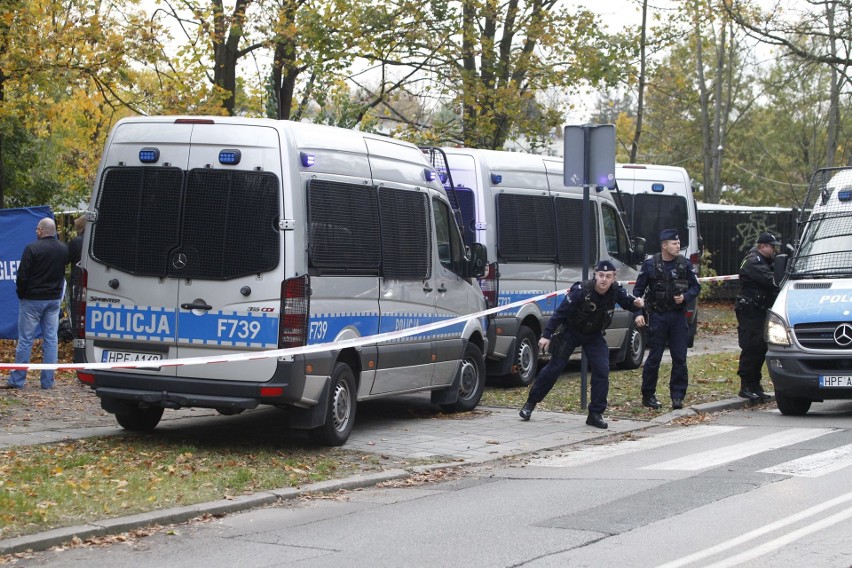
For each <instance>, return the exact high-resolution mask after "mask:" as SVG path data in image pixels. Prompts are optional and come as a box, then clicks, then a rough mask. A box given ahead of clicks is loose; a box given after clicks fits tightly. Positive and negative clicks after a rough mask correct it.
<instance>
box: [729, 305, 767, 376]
mask: <svg viewBox="0 0 852 568" xmlns="http://www.w3.org/2000/svg"><path fill="white" fill-rule="evenodd" d="M736 313H737V339H738V340H739V345H740V349H741V352H740V364H739V368H738V369H737V375H739V376H740V380H741V381H742V386H743V387H747V388H749V389H750V390H752V391H755V390H756V391H762V390H763V387H762V386H761V384H760V379H761V374H760V371H761V369H762V368H763V362H764V360H765V358H766V341H764V339H763V325H764V321H765V320H766V311H765V310H762V309H760V308H756V307H754V306H740V305H738V306H737V308H736Z"/></svg>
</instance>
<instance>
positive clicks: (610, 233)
mask: <svg viewBox="0 0 852 568" xmlns="http://www.w3.org/2000/svg"><path fill="white" fill-rule="evenodd" d="M601 213H602V215H601V216H602V218H603V229H604V241H605V243H606V250H607V252H608V253H609V255H610V256H612V257H613V258H617V259H618V260H621V261H622V262H628V261H629V258H628V257H629V252H630V241H629V239H628V238H627V231H626V230H625V228H624V224H623V223H622V222H621V218H620V217H619V214H618V211H616V210H615V208H614V207H612V206H610V205H609V204H604V205H603V210H602V211H601Z"/></svg>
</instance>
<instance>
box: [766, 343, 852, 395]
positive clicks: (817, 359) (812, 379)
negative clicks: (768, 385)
mask: <svg viewBox="0 0 852 568" xmlns="http://www.w3.org/2000/svg"><path fill="white" fill-rule="evenodd" d="M844 366H846V367H852V359H850V357H849V355H848V354H847V355H846V356H845V357H844V356H837V355H822V354H820V355H812V354H808V353H802V352H786V351H775V350H770V351H768V352H767V354H766V367H767V369H769V377H770V379H771V380H772V385H773V387H774V389H775V391H776V392H781V393H783V394H786V395H787V396H790V397H796V398H806V399H809V400H812V401H814V402H822V401H823V400H831V399H852V388H851V387H822V386H820V377H821V376H852V368H843V367H844Z"/></svg>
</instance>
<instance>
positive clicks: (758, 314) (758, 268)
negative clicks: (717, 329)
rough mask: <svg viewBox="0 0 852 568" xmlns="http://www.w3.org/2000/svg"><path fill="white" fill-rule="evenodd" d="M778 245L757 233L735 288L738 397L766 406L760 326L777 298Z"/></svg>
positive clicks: (776, 242)
mask: <svg viewBox="0 0 852 568" xmlns="http://www.w3.org/2000/svg"><path fill="white" fill-rule="evenodd" d="M780 245H781V243H780V242H779V241H778V239H776V238H775V235H773V234H772V233H760V236H758V237H757V243H756V244H755V245H754V247H752V249H751V250H749V251H748V253H747V254H746V256H745V258H744V259H743V262H742V264H740V278H739V287H738V290H737V305H736V308H735V311H736V313H737V337H738V338H739V345H740V349H741V350H742V351H741V352H740V364H739V368H738V369H737V374H738V375H739V376H740V392H739V396H741V397H742V398H747V399H749V400H750V401H751V402H766V401H768V400H769V395H767V394H766V393H765V392H764V391H763V387H762V386H761V384H760V379H761V376H760V370H761V368H762V367H763V359H764V357H766V341H765V340H764V338H763V325H764V321H765V320H766V310H768V309H769V308H771V307H772V304H773V303H774V302H775V298H776V296H778V285H777V284H775V278H774V275H773V274H774V273H773V268H772V265H773V262H774V261H775V254H776V252H777V250H776V248H775V247H777V246H780Z"/></svg>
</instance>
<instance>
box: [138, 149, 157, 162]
mask: <svg viewBox="0 0 852 568" xmlns="http://www.w3.org/2000/svg"><path fill="white" fill-rule="evenodd" d="M159 160H160V150H159V149H158V148H142V149H141V150H139V161H140V162H142V163H143V164H156V163H157V162H158V161H159Z"/></svg>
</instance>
